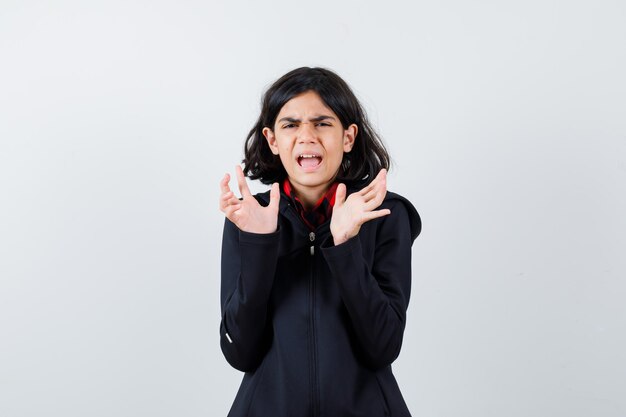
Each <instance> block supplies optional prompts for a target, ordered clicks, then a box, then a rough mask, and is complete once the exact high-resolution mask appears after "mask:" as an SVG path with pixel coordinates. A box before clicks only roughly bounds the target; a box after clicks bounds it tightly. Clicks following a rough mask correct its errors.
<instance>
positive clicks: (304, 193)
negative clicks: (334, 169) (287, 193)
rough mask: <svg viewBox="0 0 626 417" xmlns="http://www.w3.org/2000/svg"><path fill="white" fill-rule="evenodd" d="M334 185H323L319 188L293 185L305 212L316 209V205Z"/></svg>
mask: <svg viewBox="0 0 626 417" xmlns="http://www.w3.org/2000/svg"><path fill="white" fill-rule="evenodd" d="M331 184H332V183H328V184H321V185H319V186H317V187H305V186H302V185H298V184H294V183H291V187H292V188H293V191H294V193H295V194H296V196H297V197H298V198H299V199H300V201H301V202H302V205H303V206H304V209H305V210H311V209H312V208H313V207H315V203H317V202H318V201H319V199H320V198H322V196H323V195H324V194H325V193H326V191H328V189H329V188H330V186H331Z"/></svg>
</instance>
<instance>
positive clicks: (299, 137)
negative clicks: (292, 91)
mask: <svg viewBox="0 0 626 417" xmlns="http://www.w3.org/2000/svg"><path fill="white" fill-rule="evenodd" d="M357 130H358V129H357V126H356V125H355V124H352V125H350V126H348V128H347V129H344V128H343V126H342V125H341V121H340V120H339V117H337V115H336V114H335V113H334V112H333V111H332V110H331V109H330V108H328V107H327V106H326V105H325V104H324V102H323V101H322V99H321V98H320V96H319V95H318V94H317V93H316V92H314V91H307V92H305V93H302V94H300V95H298V96H295V97H294V98H292V99H291V100H289V101H288V102H287V103H285V105H284V106H283V107H282V109H280V112H279V113H278V116H277V117H276V123H275V124H274V129H270V128H269V127H265V128H264V129H263V135H264V136H265V138H266V139H267V143H268V144H269V146H270V149H271V150H272V153H273V154H274V155H279V156H280V160H281V162H282V164H283V166H284V167H285V170H286V171H287V175H288V176H289V181H290V182H291V184H292V185H293V187H294V188H295V191H296V193H299V192H300V193H303V192H304V193H306V194H311V193H318V194H319V196H320V197H321V196H322V195H323V193H324V192H325V191H326V190H327V189H328V188H329V187H330V185H331V184H332V182H333V180H334V179H335V177H336V175H337V172H338V171H339V167H340V165H341V161H342V159H343V153H344V152H350V151H351V150H352V146H353V145H354V139H355V137H356V135H357Z"/></svg>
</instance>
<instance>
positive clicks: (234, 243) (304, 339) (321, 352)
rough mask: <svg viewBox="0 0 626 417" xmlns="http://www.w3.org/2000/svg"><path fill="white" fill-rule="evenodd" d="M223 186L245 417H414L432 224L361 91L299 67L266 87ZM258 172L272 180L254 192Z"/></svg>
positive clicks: (229, 324) (234, 344) (227, 301)
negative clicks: (407, 356)
mask: <svg viewBox="0 0 626 417" xmlns="http://www.w3.org/2000/svg"><path fill="white" fill-rule="evenodd" d="M243 163H244V168H243V170H242V169H241V167H239V166H237V167H236V175H237V183H238V187H239V191H240V193H241V199H239V198H237V197H236V196H235V194H234V193H233V192H232V191H231V190H230V188H229V185H228V184H229V181H230V176H229V175H228V174H226V175H225V176H224V178H223V179H222V181H221V182H220V187H221V198H220V209H221V211H222V212H223V213H224V214H225V215H226V222H225V226H224V236H223V241H222V288H221V306H222V322H221V325H220V333H221V341H220V344H221V348H222V351H223V353H224V356H225V357H226V360H227V361H228V362H229V363H230V364H231V365H232V366H233V367H234V368H236V369H239V370H240V371H243V372H245V375H244V377H243V381H242V383H241V386H240V388H239V391H238V393H237V396H236V398H235V401H234V403H233V406H232V408H231V410H230V413H229V416H232V417H243V416H247V417H255V416H259V417H283V416H284V417H300V416H302V417H304V416H307V417H310V416H316V417H317V416H328V417H344V416H372V417H373V416H376V417H380V416H409V415H410V414H409V411H408V409H407V406H406V404H405V402H404V399H403V398H402V395H401V393H400V390H399V388H398V385H397V383H396V380H395V378H394V376H393V374H392V372H391V363H392V362H393V361H394V360H395V359H396V358H397V357H398V354H399V353H400V347H401V345H402V336H403V332H404V327H405V320H406V309H407V305H408V302H409V295H410V291H411V245H412V243H413V240H415V238H416V237H417V235H418V234H419V233H420V230H421V221H420V217H419V215H418V214H417V211H416V210H415V208H414V207H413V206H412V205H411V203H410V202H409V201H407V200H406V199H405V198H403V197H401V196H399V195H397V194H394V193H392V192H387V187H386V175H387V171H386V170H387V168H388V167H389V156H388V155H387V151H386V150H385V148H384V146H383V144H382V142H381V140H380V138H379V137H378V135H377V134H376V133H375V132H374V130H373V129H372V127H371V126H370V125H369V123H368V121H367V119H366V117H365V113H364V111H363V109H362V107H361V105H360V104H359V102H358V100H357V99H356V97H355V96H354V94H353V92H352V91H351V90H350V88H349V87H348V85H347V84H346V83H345V82H344V81H343V80H342V79H341V78H340V77H339V76H337V75H336V74H335V73H333V72H331V71H329V70H326V69H323V68H306V67H305V68H298V69H296V70H293V71H291V72H289V73H287V74H285V75H284V76H283V77H281V78H280V79H279V80H277V81H276V82H275V83H274V84H273V85H272V86H271V87H270V88H269V90H268V91H267V92H266V93H265V95H264V97H263V104H262V110H261V115H260V116H259V119H258V121H257V123H256V125H255V126H254V128H253V129H252V130H251V131H250V134H249V135H248V138H247V140H246V144H245V159H244V161H243ZM245 175H247V176H248V177H250V178H251V179H259V180H261V182H263V183H265V184H272V186H271V190H270V191H268V192H265V193H261V194H257V195H254V196H253V195H252V194H251V193H250V190H249V189H248V185H247V183H246V180H245V177H244V176H245Z"/></svg>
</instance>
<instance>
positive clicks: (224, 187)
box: [220, 173, 230, 194]
mask: <svg viewBox="0 0 626 417" xmlns="http://www.w3.org/2000/svg"><path fill="white" fill-rule="evenodd" d="M229 182H230V174H228V173H226V174H224V176H223V177H222V179H221V181H220V190H221V191H222V194H224V193H227V192H229V191H230V187H229V186H228V183H229Z"/></svg>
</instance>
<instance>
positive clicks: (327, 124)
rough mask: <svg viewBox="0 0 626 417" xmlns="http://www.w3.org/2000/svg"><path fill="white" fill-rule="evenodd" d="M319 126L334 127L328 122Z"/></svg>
mask: <svg viewBox="0 0 626 417" xmlns="http://www.w3.org/2000/svg"><path fill="white" fill-rule="evenodd" d="M317 125H318V126H322V127H330V126H332V125H331V124H330V123H328V122H319V123H318V124H317Z"/></svg>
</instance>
